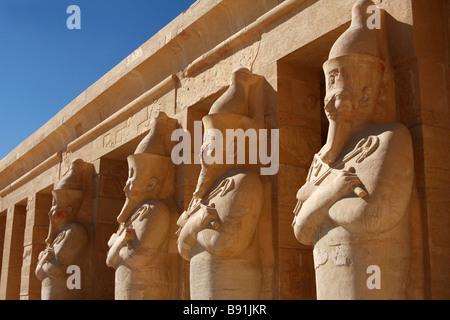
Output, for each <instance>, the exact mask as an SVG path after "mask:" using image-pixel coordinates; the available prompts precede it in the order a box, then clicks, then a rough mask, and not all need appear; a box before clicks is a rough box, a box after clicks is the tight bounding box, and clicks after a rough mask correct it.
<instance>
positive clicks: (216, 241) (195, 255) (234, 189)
mask: <svg viewBox="0 0 450 320" xmlns="http://www.w3.org/2000/svg"><path fill="white" fill-rule="evenodd" d="M260 80H261V77H259V76H256V75H253V74H252V73H251V72H250V71H249V70H247V69H245V68H240V69H236V70H235V71H234V72H233V74H232V80H231V84H230V87H229V88H228V90H227V91H226V92H225V93H224V94H223V95H222V96H221V97H220V98H219V99H218V100H217V101H216V102H215V103H214V104H213V105H212V106H211V109H210V111H209V114H208V115H207V116H205V117H203V124H204V127H205V130H206V132H205V139H204V141H205V142H204V144H203V146H202V151H201V154H200V158H201V164H202V168H201V172H200V175H199V178H198V182H197V187H196V190H195V192H194V195H193V198H192V200H191V202H190V204H189V206H188V208H187V210H186V211H185V212H183V214H182V215H181V216H180V218H179V220H178V226H179V227H180V229H179V231H178V235H179V238H178V251H179V253H180V254H181V256H182V257H183V258H184V259H185V260H187V261H190V296H191V299H202V300H203V299H214V300H218V299H219V300H221V299H258V298H261V297H263V294H264V293H263V292H265V291H266V290H267V291H270V289H269V290H268V289H267V283H268V282H270V277H271V276H272V272H271V271H268V270H271V269H270V262H269V263H267V264H265V263H264V262H263V261H262V257H261V256H262V250H264V248H261V247H262V246H264V245H262V243H261V241H260V238H261V237H260V228H261V226H262V216H263V212H264V210H265V204H264V203H265V201H264V200H265V199H264V197H266V199H267V198H269V199H270V196H265V191H264V186H263V182H262V180H261V177H260V176H259V174H258V173H257V172H259V171H254V170H252V168H251V166H246V165H243V164H236V162H235V163H234V164H226V161H223V164H218V163H216V162H212V163H211V162H209V164H208V163H207V162H208V161H205V157H210V156H211V153H212V152H219V153H220V154H221V155H223V159H225V154H224V153H225V152H224V149H225V147H224V146H222V147H223V148H220V147H219V148H211V145H212V143H214V140H215V136H214V134H212V132H214V130H217V131H215V132H220V133H221V134H222V136H223V137H225V130H226V129H235V130H236V129H238V128H241V129H243V130H247V129H250V128H255V120H254V118H250V117H249V89H250V87H251V85H255V84H256V83H257V82H258V81H260ZM226 143H227V144H228V143H229V141H226ZM216 147H217V146H216ZM213 149H214V150H213ZM247 154H248V149H247ZM228 156H229V155H228ZM235 156H236V155H235ZM269 233H270V232H269ZM269 233H267V234H265V236H266V237H267V239H270V234H269ZM270 245H271V244H267V245H265V246H266V248H265V249H266V253H267V256H270V252H271V247H270Z"/></svg>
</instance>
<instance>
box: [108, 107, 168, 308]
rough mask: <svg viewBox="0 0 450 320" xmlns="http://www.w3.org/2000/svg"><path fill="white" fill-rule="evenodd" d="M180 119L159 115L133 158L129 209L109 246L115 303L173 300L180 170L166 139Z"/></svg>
mask: <svg viewBox="0 0 450 320" xmlns="http://www.w3.org/2000/svg"><path fill="white" fill-rule="evenodd" d="M170 125H172V126H173V128H172V129H175V126H176V120H174V119H170V118H169V117H167V115H166V114H165V113H163V112H159V113H158V114H157V115H156V116H155V118H154V119H152V121H151V123H150V132H149V133H148V134H147V135H146V137H145V138H144V139H143V140H142V141H141V142H140V144H139V145H138V147H137V149H136V151H135V153H134V154H132V155H130V156H128V158H127V160H128V168H129V177H128V180H127V182H126V185H125V188H124V192H125V196H126V200H125V204H124V206H123V208H122V210H121V212H120V214H119V216H118V217H117V221H118V222H119V224H120V226H119V228H118V230H117V232H116V233H114V234H113V235H112V236H111V238H110V239H109V241H108V246H109V247H110V249H109V251H108V256H107V259H106V264H107V265H108V266H109V267H111V268H114V269H116V275H115V278H116V280H115V299H116V300H143V299H145V300H162V299H169V298H173V297H170V296H169V290H170V288H169V282H170V274H169V269H168V261H167V259H168V242H169V232H170V225H171V222H173V223H175V221H176V218H174V219H172V212H174V213H175V211H174V210H173V209H171V207H170V204H169V200H168V199H169V198H170V197H171V196H173V187H174V174H175V167H174V165H173V163H172V161H171V159H170V157H168V156H166V155H167V154H170V150H169V151H167V150H166V148H168V146H167V145H166V136H167V134H171V130H170V129H171V127H170Z"/></svg>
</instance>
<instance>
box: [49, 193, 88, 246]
mask: <svg viewBox="0 0 450 320" xmlns="http://www.w3.org/2000/svg"><path fill="white" fill-rule="evenodd" d="M52 195H53V203H52V207H51V209H50V211H49V212H48V216H49V218H50V226H49V231H48V236H47V239H46V240H45V242H46V243H47V244H50V243H51V242H52V241H53V239H54V238H55V236H56V234H57V233H58V232H59V230H60V229H61V227H63V226H64V225H66V224H67V223H69V222H70V221H72V220H74V219H75V216H76V214H77V211H78V209H79V207H80V205H81V202H82V195H83V192H82V191H78V190H70V189H59V190H53V191H52Z"/></svg>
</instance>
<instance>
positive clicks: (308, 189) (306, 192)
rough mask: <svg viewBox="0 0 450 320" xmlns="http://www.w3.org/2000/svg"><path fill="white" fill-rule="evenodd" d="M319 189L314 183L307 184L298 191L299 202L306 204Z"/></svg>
mask: <svg viewBox="0 0 450 320" xmlns="http://www.w3.org/2000/svg"><path fill="white" fill-rule="evenodd" d="M316 189H317V186H315V185H314V184H313V183H312V182H306V183H305V184H304V185H303V186H302V187H301V188H300V189H299V190H298V191H297V200H298V201H301V202H305V201H306V200H308V198H309V197H310V196H311V195H312V194H313V192H314V191H315V190H316Z"/></svg>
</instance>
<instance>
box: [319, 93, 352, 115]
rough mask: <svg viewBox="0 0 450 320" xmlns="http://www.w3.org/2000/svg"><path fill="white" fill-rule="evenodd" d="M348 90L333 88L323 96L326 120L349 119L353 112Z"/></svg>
mask: <svg viewBox="0 0 450 320" xmlns="http://www.w3.org/2000/svg"><path fill="white" fill-rule="evenodd" d="M351 98H352V96H351V92H350V90H347V89H345V88H339V89H334V90H332V91H330V92H329V93H327V95H326V97H325V101H324V103H325V106H324V109H325V114H326V116H327V118H328V121H349V120H351V119H352V117H353V116H354V114H355V112H354V111H355V109H354V106H353V102H352V99H351Z"/></svg>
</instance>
